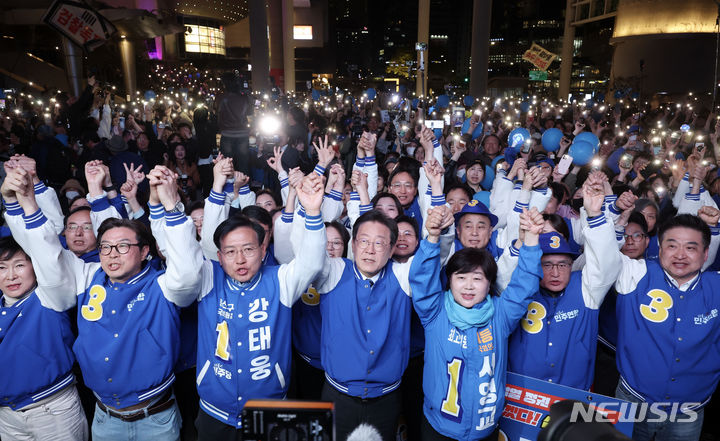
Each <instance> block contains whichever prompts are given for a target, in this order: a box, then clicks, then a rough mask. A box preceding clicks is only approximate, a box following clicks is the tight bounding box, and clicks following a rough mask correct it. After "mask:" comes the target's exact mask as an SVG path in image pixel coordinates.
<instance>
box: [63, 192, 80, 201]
mask: <svg viewBox="0 0 720 441" xmlns="http://www.w3.org/2000/svg"><path fill="white" fill-rule="evenodd" d="M78 196H80V192H77V191H75V190H68V191H66V192H65V197H66V198H67V200H68V201H72V200H73V199H75V198H76V197H78Z"/></svg>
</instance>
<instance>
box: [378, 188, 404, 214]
mask: <svg viewBox="0 0 720 441" xmlns="http://www.w3.org/2000/svg"><path fill="white" fill-rule="evenodd" d="M382 198H390V199H392V200H393V202H394V203H395V207H397V211H398V214H403V212H404V209H403V206H402V204H401V203H400V200H399V199H398V198H397V196H395V195H394V194H392V193H388V192H386V191H381V192H380V193H378V194H376V195H375V197H373V198H372V201H370V203H371V204H372V206H373V208H375V206H376V205H377V203H378V201H379V200H380V199H382Z"/></svg>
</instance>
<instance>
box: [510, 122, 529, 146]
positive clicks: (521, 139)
mask: <svg viewBox="0 0 720 441" xmlns="http://www.w3.org/2000/svg"><path fill="white" fill-rule="evenodd" d="M528 139H530V131H529V130H528V129H526V128H524V127H518V128H516V129H513V131H512V132H510V135H509V136H508V146H509V147H513V148H517V149H520V148H521V147H522V145H523V144H524V143H525V141H527V140H528Z"/></svg>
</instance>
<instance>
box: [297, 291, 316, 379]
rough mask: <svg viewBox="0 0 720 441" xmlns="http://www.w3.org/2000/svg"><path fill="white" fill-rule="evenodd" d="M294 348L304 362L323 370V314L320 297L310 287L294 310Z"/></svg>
mask: <svg viewBox="0 0 720 441" xmlns="http://www.w3.org/2000/svg"><path fill="white" fill-rule="evenodd" d="M292 310H293V311H292V336H293V337H292V338H293V346H294V347H295V350H297V351H298V354H299V355H300V357H302V359H303V360H305V361H307V362H308V363H310V365H311V366H313V367H314V368H316V369H322V368H323V367H322V362H321V361H320V333H321V332H322V314H321V313H320V295H319V294H318V292H317V290H316V289H315V288H314V287H312V286H311V287H310V288H309V289H308V290H307V292H306V293H305V294H303V295H302V297H300V301H299V302H296V303H295V304H294V305H293V308H292Z"/></svg>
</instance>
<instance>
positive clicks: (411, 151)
mask: <svg viewBox="0 0 720 441" xmlns="http://www.w3.org/2000/svg"><path fill="white" fill-rule="evenodd" d="M405 151H406V152H407V154H408V156H414V155H415V147H407V148H405Z"/></svg>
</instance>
